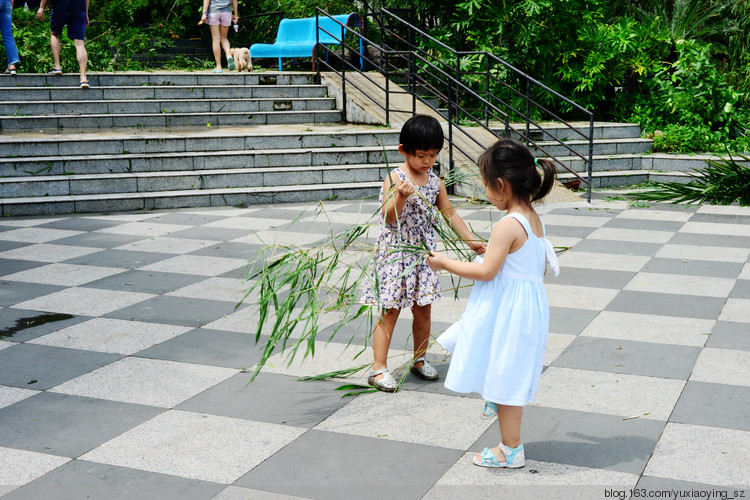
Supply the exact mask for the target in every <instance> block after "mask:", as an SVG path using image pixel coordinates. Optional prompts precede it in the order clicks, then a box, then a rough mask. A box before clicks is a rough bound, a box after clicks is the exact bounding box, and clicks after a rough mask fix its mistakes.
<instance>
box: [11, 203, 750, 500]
mask: <svg viewBox="0 0 750 500" xmlns="http://www.w3.org/2000/svg"><path fill="white" fill-rule="evenodd" d="M455 203H456V204H459V203H461V202H460V200H456V201H455ZM325 206H326V208H327V218H328V219H330V221H331V223H332V225H333V228H334V230H340V229H343V228H346V227H347V226H348V225H350V224H352V223H354V222H356V221H362V220H363V219H367V218H368V217H369V215H370V214H372V213H373V212H374V211H375V210H376V204H375V203H374V202H372V201H366V202H363V203H360V202H353V201H332V202H326V203H325ZM460 212H461V214H462V216H463V217H464V219H465V220H466V221H467V222H468V223H470V224H471V225H472V227H473V228H474V229H475V230H477V231H479V232H480V233H484V234H488V231H489V226H490V224H491V222H490V220H491V219H494V220H497V218H498V213H497V212H496V211H494V212H493V211H492V210H489V209H488V208H487V207H486V206H477V205H466V206H462V207H461V209H460ZM541 212H542V213H543V218H544V221H545V223H546V226H547V232H548V235H549V236H550V239H551V240H552V242H553V244H554V245H556V246H566V247H571V248H570V249H569V250H568V251H566V252H564V253H563V254H561V255H560V265H561V269H562V270H561V274H560V277H559V278H556V279H554V278H550V279H548V280H547V290H548V294H549V300H550V306H551V325H550V330H551V331H550V336H549V343H548V347H547V357H546V363H545V371H544V373H543V374H542V377H541V381H540V386H539V391H538V393H537V400H536V401H535V403H534V404H532V405H529V406H527V408H526V410H525V416H524V423H523V437H524V442H525V447H526V455H527V465H526V467H525V468H524V469H521V470H512V471H511V470H499V471H491V470H487V469H482V468H478V467H475V466H473V465H471V463H470V457H471V455H472V454H473V453H474V452H476V451H479V450H481V449H482V448H483V447H485V446H494V445H495V444H496V443H497V441H498V436H499V432H498V429H497V424H496V423H495V422H494V421H486V420H481V419H480V418H479V412H480V410H481V407H482V403H481V400H480V399H478V396H476V395H458V394H454V393H451V392H450V391H447V390H446V389H445V388H444V387H443V386H442V383H430V382H424V381H421V380H419V379H416V378H414V377H413V376H411V375H408V376H407V377H406V382H405V385H404V387H403V390H402V391H400V392H399V393H397V394H395V395H393V394H384V393H374V394H366V395H362V396H357V397H354V398H343V399H342V398H341V397H340V392H339V391H334V390H333V389H335V388H336V387H338V386H340V385H341V384H342V383H344V382H348V381H353V382H358V383H363V382H364V378H365V376H364V375H362V374H358V375H355V376H352V377H349V378H348V379H346V380H345V381H344V382H342V381H316V382H300V381H298V380H297V377H298V376H300V375H313V374H317V373H322V372H328V371H332V370H335V369H339V368H348V367H351V366H353V365H355V364H358V363H364V362H367V361H369V360H371V353H370V352H369V350H368V349H367V348H366V347H363V344H362V341H363V339H364V338H365V337H366V335H367V333H368V332H366V331H363V329H362V328H361V327H357V326H356V325H352V326H347V327H345V328H343V329H342V330H341V331H340V332H339V333H338V334H337V335H336V336H335V337H334V338H333V339H332V340H331V341H330V342H327V340H328V337H329V336H328V335H326V333H330V331H332V328H334V326H333V325H332V321H328V320H327V319H323V320H322V321H323V326H324V327H327V329H326V330H324V331H322V332H321V333H319V335H318V339H320V340H319V342H318V345H317V349H316V353H315V356H314V357H313V358H312V359H310V358H308V359H307V360H305V361H304V362H302V361H301V358H296V359H295V360H294V361H293V362H292V363H291V364H289V363H287V362H286V360H285V358H284V356H283V355H280V354H277V355H275V356H274V357H272V358H271V359H270V360H269V362H268V363H267V366H266V367H265V368H264V370H263V372H262V373H261V374H260V376H259V377H258V378H257V380H256V381H255V382H254V383H252V384H250V385H247V381H248V378H249V374H248V369H250V368H252V367H253V366H254V365H255V363H256V362H257V361H258V359H259V358H260V345H256V344H255V343H254V332H255V325H256V321H257V319H256V318H257V316H256V314H257V309H256V308H255V307H254V305H253V304H252V300H250V301H247V302H245V303H243V304H242V305H240V306H239V307H236V305H237V303H238V301H239V299H240V298H241V297H242V296H243V294H244V292H245V291H246V289H247V282H246V281H244V280H243V279H242V276H243V271H244V270H245V269H246V266H247V265H248V263H249V262H252V261H253V259H254V258H258V255H259V254H258V251H259V250H260V249H261V248H262V247H263V246H264V245H267V244H270V243H272V242H278V243H281V244H296V245H314V244H315V242H316V241H319V240H320V239H321V238H322V237H324V236H325V234H326V233H327V232H328V231H329V229H330V227H331V225H330V224H329V222H328V221H327V219H326V218H325V217H322V216H321V215H316V205H314V204H297V205H279V206H264V207H251V208H216V209H185V210H170V211H160V212H157V211H153V212H135V213H124V214H106V215H97V214H86V215H63V216H48V217H26V218H4V219H2V220H0V464H3V466H2V467H0V497H2V498H3V500H6V499H8V500H10V499H34V500H37V499H45V498H50V499H52V498H54V499H60V498H108V499H118V498H123V499H126V498H127V499H132V498H159V499H165V498H179V499H211V498H216V499H222V500H234V499H245V498H251V499H269V500H270V499H291V498H308V499H331V498H347V499H348V498H378V499H386V498H394V499H419V498H429V499H442V498H445V499H448V498H470V497H475V496H477V495H481V496H485V497H486V496H487V495H493V496H495V495H498V494H504V495H512V496H514V497H517V498H618V497H619V495H620V493H621V492H622V494H623V495H630V496H631V497H638V496H639V495H640V496H645V495H649V494H650V495H651V496H652V497H654V496H656V497H659V498H671V497H668V496H667V493H665V492H666V491H672V492H687V493H690V492H692V494H693V496H694V497H695V496H697V495H699V494H700V495H703V498H706V497H708V498H714V497H716V496H718V495H720V494H722V492H726V493H728V494H729V495H730V498H731V497H732V495H733V492H734V491H735V490H739V489H743V488H744V490H743V493H744V495H745V496H748V495H750V489H748V487H749V485H750V468H748V467H747V464H748V463H750V419H749V418H748V415H750V209H745V208H739V207H713V206H701V207H688V208H686V207H675V206H671V205H652V206H650V207H647V208H635V207H627V206H626V205H625V204H624V203H619V202H608V203H607V202H596V203H595V204H594V205H593V206H585V207H584V206H578V207H573V206H567V207H566V206H552V205H550V206H546V207H543V208H542V210H541ZM292 221H294V223H293V224H292V225H290V223H292ZM375 230H376V228H373V231H371V234H370V237H372V236H374V231H375ZM444 280H445V286H446V287H448V286H450V279H449V278H448V277H447V276H446V277H444ZM467 297H468V289H467V288H462V289H461V290H460V291H459V293H458V299H457V300H454V299H453V297H452V296H451V294H450V293H446V294H444V298H443V299H442V301H441V302H440V303H438V304H436V305H435V306H434V307H433V334H434V335H437V334H439V333H440V332H441V331H442V330H444V329H445V328H446V327H447V326H448V325H449V324H450V323H451V322H453V321H456V320H457V319H458V318H459V317H460V315H461V312H462V311H463V309H464V306H465V302H466V300H467ZM408 318H409V312H408V311H404V313H403V315H402V319H401V320H399V323H398V326H397V331H396V334H395V337H394V340H393V343H392V346H391V347H392V353H391V355H392V360H391V362H390V366H391V368H392V369H393V368H394V367H396V366H398V365H399V364H401V363H402V362H405V361H406V360H408V359H409V356H410V354H409V351H408V332H409V327H410V322H409V319H408ZM329 325H330V326H329ZM263 338H265V337H263ZM363 349H364V352H362V350H363ZM359 352H362V354H361V357H360V358H358V359H357V360H354V359H353V358H354V356H355V354H357V353H359ZM428 358H429V359H430V360H431V361H432V362H433V364H435V365H436V367H437V369H438V371H439V372H440V374H441V378H443V377H444V375H445V373H446V370H447V367H448V363H449V358H448V357H447V353H445V352H444V351H442V350H441V349H440V347H439V346H438V345H437V344H434V345H433V346H432V347H431V349H430V352H429V354H428ZM360 360H361V361H360ZM654 492H655V493H654ZM707 495H714V496H713V497H711V496H707Z"/></svg>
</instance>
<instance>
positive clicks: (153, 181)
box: [0, 163, 388, 204]
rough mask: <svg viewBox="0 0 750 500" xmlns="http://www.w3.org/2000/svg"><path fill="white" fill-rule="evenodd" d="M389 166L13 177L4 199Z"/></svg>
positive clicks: (321, 177)
mask: <svg viewBox="0 0 750 500" xmlns="http://www.w3.org/2000/svg"><path fill="white" fill-rule="evenodd" d="M387 171H388V165H387V164H385V163H381V164H358V165H326V166H297V167H285V168H284V169H283V170H280V169H279V168H275V167H274V168H250V169H248V168H232V169H229V168H228V169H215V170H200V171H198V170H193V171H162V172H133V173H112V174H96V175H86V174H83V175H79V174H73V175H39V176H34V177H7V178H4V179H3V180H2V182H0V202H2V203H3V204H7V203H11V204H12V203H14V198H31V197H43V198H46V197H56V196H57V197H59V196H69V195H90V194H115V193H119V194H123V193H151V192H157V191H185V190H191V189H201V190H202V189H221V188H244V187H269V188H271V187H281V186H299V185H310V184H332V185H333V184H339V183H343V184H347V183H352V182H381V183H382V180H383V179H384V178H385V175H386V172H387Z"/></svg>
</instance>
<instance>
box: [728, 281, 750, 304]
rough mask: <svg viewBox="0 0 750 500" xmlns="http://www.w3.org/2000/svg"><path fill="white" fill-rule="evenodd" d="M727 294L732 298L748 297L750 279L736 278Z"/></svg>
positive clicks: (749, 293) (749, 297)
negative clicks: (730, 291)
mask: <svg viewBox="0 0 750 500" xmlns="http://www.w3.org/2000/svg"><path fill="white" fill-rule="evenodd" d="M729 296H730V297H732V298H733V299H750V280H737V282H736V283H735V284H734V288H733V289H732V293H730V294H729Z"/></svg>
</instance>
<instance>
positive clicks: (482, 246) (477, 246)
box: [466, 240, 487, 255]
mask: <svg viewBox="0 0 750 500" xmlns="http://www.w3.org/2000/svg"><path fill="white" fill-rule="evenodd" d="M466 243H468V244H469V247H470V248H471V249H472V250H474V251H475V252H476V253H477V254H478V255H482V254H483V253H484V252H486V251H487V243H485V242H484V241H479V240H469V241H467V242H466Z"/></svg>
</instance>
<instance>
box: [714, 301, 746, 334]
mask: <svg viewBox="0 0 750 500" xmlns="http://www.w3.org/2000/svg"><path fill="white" fill-rule="evenodd" d="M719 321H735V322H737V323H750V299H727V303H726V304H724V308H723V309H722V310H721V314H719ZM748 328H750V326H749V327H748Z"/></svg>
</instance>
